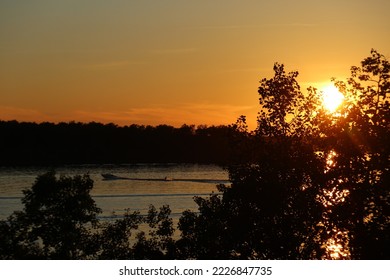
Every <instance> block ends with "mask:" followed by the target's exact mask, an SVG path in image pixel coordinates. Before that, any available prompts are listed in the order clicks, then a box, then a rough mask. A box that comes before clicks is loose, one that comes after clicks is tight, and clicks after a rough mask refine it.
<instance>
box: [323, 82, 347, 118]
mask: <svg viewBox="0 0 390 280" xmlns="http://www.w3.org/2000/svg"><path fill="white" fill-rule="evenodd" d="M322 98H323V99H322V102H323V105H324V107H325V108H326V109H327V110H328V111H329V112H331V113H333V112H334V111H336V109H337V108H338V107H339V106H340V105H341V103H342V102H343V100H344V95H343V94H342V93H341V92H340V91H339V90H338V89H337V88H336V87H335V86H334V85H328V86H326V87H324V88H323V90H322Z"/></svg>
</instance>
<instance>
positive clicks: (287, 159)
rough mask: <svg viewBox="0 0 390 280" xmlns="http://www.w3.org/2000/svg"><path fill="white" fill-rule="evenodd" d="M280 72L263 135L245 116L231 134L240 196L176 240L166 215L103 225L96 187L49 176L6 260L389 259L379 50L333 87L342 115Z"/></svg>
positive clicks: (3, 243)
mask: <svg viewBox="0 0 390 280" xmlns="http://www.w3.org/2000/svg"><path fill="white" fill-rule="evenodd" d="M274 72H275V74H274V77H272V78H270V79H263V80H261V82H260V87H259V91H258V92H259V96H260V97H259V100H260V112H259V115H258V127H257V128H256V130H254V131H248V127H247V125H246V119H245V117H244V116H241V117H240V118H239V119H238V121H237V123H236V124H234V125H232V126H231V127H230V129H231V130H232V131H233V132H232V133H231V134H230V137H229V139H230V143H232V145H233V148H232V150H231V151H232V153H231V155H232V160H231V161H230V162H229V164H228V165H227V169H228V171H229V177H230V181H231V185H229V186H226V185H219V186H218V189H219V190H220V192H221V193H222V194H213V195H211V196H210V197H208V198H201V197H196V198H195V202H196V203H197V205H198V211H197V212H191V211H185V212H183V213H182V216H181V217H180V220H179V224H178V227H177V229H175V228H174V227H173V224H172V219H171V217H170V210H169V207H168V206H163V207H161V208H160V209H159V210H156V209H155V208H154V207H153V206H151V207H150V210H149V213H148V215H147V216H146V217H143V216H140V215H139V213H136V212H135V213H127V214H126V215H125V216H124V217H123V218H118V219H117V220H115V221H114V222H107V223H103V222H99V221H98V220H97V219H96V217H97V215H98V214H99V211H100V210H99V209H98V208H96V205H95V204H94V202H93V201H92V200H91V199H90V196H89V191H90V190H91V188H92V181H91V180H90V178H89V177H88V176H84V177H80V176H76V177H73V178H68V177H62V178H57V177H56V176H55V174H54V173H47V174H44V175H42V176H40V177H38V178H37V181H36V182H35V184H34V185H33V187H32V189H31V190H26V191H25V197H24V199H23V201H22V202H23V204H24V206H25V207H24V209H23V210H22V211H20V212H16V213H14V214H13V215H11V216H10V217H9V218H8V219H7V220H6V221H1V222H0V236H2V239H0V258H4V259H9V258H10V259H13V258H16V259H18V258H38V259H39V258H44V259H46V258H48V259H53V258H65V259H73V258H76V259H90V258H93V259H125V258H126V259H322V258H341V259H343V258H346V259H348V258H351V259H389V258H390V253H389V252H390V250H389V248H390V203H389V198H390V165H389V160H390V150H389V147H390V145H389V143H390V139H389V138H390V126H389V121H390V106H389V105H390V62H389V61H388V60H387V59H386V58H385V57H384V56H383V55H381V54H379V53H378V52H377V51H375V50H372V51H371V56H369V57H367V58H366V59H364V60H363V61H362V62H361V66H359V67H352V68H351V77H350V78H349V79H348V80H347V81H345V82H343V81H336V80H335V81H334V82H335V84H336V86H337V87H338V88H339V90H340V91H341V92H342V93H343V94H344V96H345V100H344V103H343V104H342V105H341V106H340V107H339V108H338V109H337V111H336V112H334V113H331V112H329V111H327V110H326V109H325V108H324V106H323V105H322V102H321V93H320V92H319V91H318V90H317V89H315V88H309V89H308V91H307V93H302V91H301V89H300V86H299V84H298V82H297V80H296V78H297V76H298V72H290V73H286V71H285V69H284V66H283V65H282V64H275V65H274ZM63 213H67V214H66V215H64V214H63ZM141 225H144V227H142V228H145V225H146V230H140V229H141ZM175 230H179V232H180V237H179V238H174V237H173V234H174V231H175Z"/></svg>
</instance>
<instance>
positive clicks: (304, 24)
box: [187, 22, 317, 30]
mask: <svg viewBox="0 0 390 280" xmlns="http://www.w3.org/2000/svg"><path fill="white" fill-rule="evenodd" d="M314 26H317V24H315V23H309V22H291V23H263V24H257V25H239V24H238V25H203V26H202V25H201V26H194V27H189V28H187V29H193V30H196V29H200V30H202V29H204V30H207V29H210V30H213V29H215V30H223V29H257V28H264V27H314Z"/></svg>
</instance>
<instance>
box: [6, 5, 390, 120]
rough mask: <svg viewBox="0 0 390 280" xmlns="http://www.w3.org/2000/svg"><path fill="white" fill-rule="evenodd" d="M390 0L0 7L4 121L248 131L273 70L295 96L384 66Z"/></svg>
mask: <svg viewBox="0 0 390 280" xmlns="http://www.w3.org/2000/svg"><path fill="white" fill-rule="evenodd" d="M389 12H390V1H388V0H370V1H367V0H319V1H316V0H295V1H291V0H272V1H271V0H269V1H265V0H257V1H256V0H241V1H238V0H196V1H195V0H194V1H189V0H188V1H185V0H166V1H163V0H158V1H157V0H153V1H151V0H140V1H135V0H127V1H125V0H122V1H120V0H111V1H105V0H63V1H59V0H58V1H57V0H35V1H31V0H20V1H15V0H1V1H0V119H1V120H13V119H16V120H19V121H36V122H42V121H50V122H59V121H72V120H74V121H82V122H89V121H98V122H104V123H107V122H114V123H117V124H119V125H126V124H132V123H136V124H146V125H147V124H150V125H158V124H170V125H174V126H181V125H182V124H184V123H186V124H196V125H199V124H207V125H212V124H215V125H219V124H230V123H233V122H235V120H236V119H237V117H238V116H239V115H247V117H248V120H249V122H250V124H251V125H252V126H253V124H254V123H255V120H256V113H257V111H258V108H259V107H258V94H257V88H258V86H259V81H260V80H261V79H262V78H264V77H266V78H270V77H272V75H273V72H272V67H273V64H274V62H280V63H284V64H285V66H286V68H287V70H288V71H293V70H298V71H299V72H300V76H299V82H300V84H301V86H302V87H303V88H306V87H307V86H309V85H313V86H318V87H319V86H320V85H322V84H324V83H326V82H329V80H330V78H331V77H337V78H339V79H344V78H346V77H347V76H348V75H349V69H350V66H352V65H358V64H359V63H360V61H361V60H362V59H363V58H365V57H367V56H368V55H369V54H370V50H371V48H374V49H376V50H378V51H379V52H380V53H382V54H384V55H385V56H386V57H387V58H389V57H390V18H389Z"/></svg>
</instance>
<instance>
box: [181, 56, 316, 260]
mask: <svg viewBox="0 0 390 280" xmlns="http://www.w3.org/2000/svg"><path fill="white" fill-rule="evenodd" d="M274 71H275V76H274V78H272V79H270V80H267V79H263V80H262V81H261V86H260V88H259V93H260V104H261V111H260V113H259V118H258V128H257V129H256V131H255V132H254V133H252V134H251V133H249V132H247V126H246V124H245V118H244V117H240V119H239V120H238V122H237V124H236V125H235V126H233V127H234V128H235V129H237V130H238V132H240V134H239V135H241V137H243V136H244V138H248V137H250V138H251V140H250V141H247V140H244V142H245V143H246V144H248V143H251V144H250V146H249V147H246V148H245V151H246V152H245V153H246V154H247V157H246V158H245V157H244V158H243V159H242V160H241V161H239V162H236V164H233V165H230V166H229V167H228V171H229V176H230V180H231V186H229V187H227V186H223V185H221V186H219V190H220V191H221V192H222V196H218V195H213V196H211V197H210V198H209V199H202V198H197V199H196V202H197V203H198V205H199V211H200V214H194V213H190V212H186V213H185V214H184V215H183V217H182V218H181V221H180V224H179V226H180V227H179V228H180V230H181V231H182V240H181V241H180V242H182V246H183V249H182V250H183V251H187V252H191V255H190V256H191V257H194V258H221V259H226V258H245V259H248V258H249V259H252V258H271V259H279V258H282V259H295V258H298V259H299V258H319V257H320V256H321V250H322V249H321V245H320V244H319V243H318V242H316V239H317V238H318V236H317V232H318V229H317V227H318V226H319V222H320V220H321V209H322V205H321V204H320V203H319V202H318V201H317V200H316V196H317V194H318V189H319V187H320V184H319V180H318V181H313V180H311V178H313V177H320V176H319V174H320V173H321V170H323V169H322V167H323V161H322V160H321V158H319V157H318V156H317V155H316V153H315V151H314V150H313V149H314V147H313V145H312V143H311V142H310V141H309V138H308V137H306V138H305V135H304V132H305V128H303V127H302V126H303V125H304V117H305V116H308V115H309V114H307V111H308V109H309V108H308V107H307V106H306V105H307V103H306V102H304V95H303V94H302V93H301V91H300V88H299V85H298V83H297V81H296V79H295V78H296V77H297V75H298V73H297V72H292V73H288V74H287V73H285V71H284V66H283V65H280V64H275V66H274ZM299 124H301V125H299ZM298 132H299V133H298ZM245 135H246V136H245ZM237 142H238V143H240V142H241V143H242V141H237ZM241 149H242V146H239V148H238V152H240V150H241ZM250 149H252V150H251V151H250ZM249 151H250V152H249ZM191 244H192V246H194V247H193V248H191V247H189V246H190V245H191Z"/></svg>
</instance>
